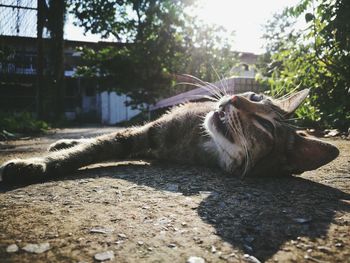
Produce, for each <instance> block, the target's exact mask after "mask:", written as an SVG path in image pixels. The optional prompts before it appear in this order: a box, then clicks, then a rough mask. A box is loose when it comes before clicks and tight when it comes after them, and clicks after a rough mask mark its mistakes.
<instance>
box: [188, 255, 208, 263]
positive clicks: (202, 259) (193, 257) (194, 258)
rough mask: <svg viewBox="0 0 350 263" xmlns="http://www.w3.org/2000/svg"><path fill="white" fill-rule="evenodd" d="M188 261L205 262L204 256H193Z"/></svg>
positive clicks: (191, 262) (189, 262) (192, 262)
mask: <svg viewBox="0 0 350 263" xmlns="http://www.w3.org/2000/svg"><path fill="white" fill-rule="evenodd" d="M186 263H205V260H204V258H201V257H195V256H191V257H189V258H188V259H187V261H186Z"/></svg>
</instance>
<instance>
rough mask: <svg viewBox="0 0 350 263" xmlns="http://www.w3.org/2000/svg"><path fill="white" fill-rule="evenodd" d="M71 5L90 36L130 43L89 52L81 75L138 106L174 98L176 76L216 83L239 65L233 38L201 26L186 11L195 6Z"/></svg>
mask: <svg viewBox="0 0 350 263" xmlns="http://www.w3.org/2000/svg"><path fill="white" fill-rule="evenodd" d="M70 4H71V10H72V12H73V13H74V14H75V15H76V17H77V18H78V24H79V25H81V26H83V27H84V28H85V30H86V31H90V32H93V33H101V34H102V35H103V36H109V35H113V36H115V37H116V38H117V39H118V40H119V41H123V42H124V43H125V44H124V45H120V44H119V45H115V46H113V45H110V46H109V47H107V48H103V49H100V50H93V49H85V50H84V58H85V60H86V62H87V66H86V67H83V68H80V69H79V71H78V73H79V74H83V75H90V76H99V77H100V78H101V77H102V78H104V79H105V81H107V82H109V86H110V88H113V89H115V90H117V91H118V92H120V93H125V94H127V95H128V96H130V97H131V98H132V102H131V104H133V105H143V104H142V103H144V102H146V103H153V102H155V101H156V100H157V98H160V97H164V96H168V95H169V94H171V93H172V92H173V90H171V89H169V87H170V86H171V85H172V84H174V77H175V76H176V74H181V73H187V74H192V75H195V76H196V77H199V78H204V79H205V80H206V81H212V80H213V79H216V78H217V76H216V74H215V71H214V70H213V68H215V69H216V70H217V71H218V72H219V73H220V74H222V73H223V72H225V71H227V69H229V68H230V67H232V66H233V64H234V63H235V61H234V60H233V59H234V56H233V53H232V52H231V51H232V50H231V46H230V41H231V39H228V38H224V37H223V28H219V27H216V26H211V27H210V26H205V25H203V24H199V23H198V22H197V21H196V20H195V19H194V18H193V17H191V16H189V15H188V14H186V13H185V12H184V9H185V8H186V7H188V6H189V5H191V4H192V1H189V0H176V1H174V0H165V1H160V0H133V1H130V0H129V1H127V0H124V1H107V0H106V1H103V0H100V1H92V0H89V1H81V0H71V2H70ZM101 10H108V11H106V12H102V11H101Z"/></svg>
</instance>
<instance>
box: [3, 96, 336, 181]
mask: <svg viewBox="0 0 350 263" xmlns="http://www.w3.org/2000/svg"><path fill="white" fill-rule="evenodd" d="M308 92H309V91H308V90H303V91H300V92H297V93H294V94H292V95H290V96H288V97H287V98H284V99H272V98H270V97H267V96H265V95H258V94H255V93H253V92H247V93H243V94H238V95H223V96H220V98H218V99H217V100H216V101H207V102H196V103H186V104H184V105H180V106H177V107H175V108H174V109H172V110H171V111H170V112H168V113H166V114H165V115H163V116H162V117H160V118H159V119H157V120H155V121H152V122H149V123H146V124H145V125H143V126H139V127H131V128H126V129H122V130H118V131H116V132H115V133H112V134H108V135H103V136H99V137H96V138H91V139H81V140H60V141H58V142H56V143H54V144H52V145H51V146H50V148H49V153H48V154H46V155H44V156H41V157H36V158H29V159H15V160H10V161H8V162H6V163H4V164H3V165H2V166H1V168H0V180H2V181H3V182H22V181H25V180H27V179H33V178H45V177H47V176H50V175H67V174H68V173H70V172H72V171H74V170H77V169H78V168H80V167H83V166H86V165H89V164H93V163H98V162H103V161H108V160H113V159H125V158H156V159H160V160H166V161H173V162H177V163H184V164H194V165H201V166H218V167H221V168H222V169H223V170H225V171H226V172H228V173H230V174H232V175H246V174H249V175H286V174H300V173H302V172H304V171H308V170H313V169H316V168H318V167H320V166H322V165H324V164H326V163H328V162H330V161H332V160H333V159H334V158H336V157H337V156H338V154H339V151H338V149H337V148H336V147H335V146H333V145H331V144H329V143H326V142H323V141H320V140H316V139H313V138H311V137H309V136H307V135H305V134H303V133H300V132H298V131H296V129H295V128H293V127H292V126H291V125H289V124H288V123H287V120H288V118H289V117H290V116H291V115H292V114H293V112H294V111H295V110H296V108H297V107H298V106H299V105H300V104H301V103H302V102H303V100H304V99H305V98H306V96H307V95H308Z"/></svg>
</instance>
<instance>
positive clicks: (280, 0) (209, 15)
mask: <svg viewBox="0 0 350 263" xmlns="http://www.w3.org/2000/svg"><path fill="white" fill-rule="evenodd" d="M199 1H200V2H199V8H198V9H197V10H195V11H194V12H195V14H196V15H198V17H199V18H200V19H202V20H204V21H205V22H208V23H214V24H217V25H221V26H224V27H225V28H226V29H228V30H229V31H232V30H233V31H235V37H234V43H233V46H234V49H235V50H237V51H243V52H253V53H257V54H260V53H263V51H264V49H263V44H264V42H263V39H261V36H262V34H263V30H262V29H263V25H264V24H265V23H266V22H267V20H268V19H270V18H271V17H272V15H273V14H274V13H276V12H279V11H281V10H283V9H284V8H285V7H287V6H293V5H295V4H297V3H298V2H299V1H300V0H199ZM72 22H73V18H72V17H71V16H70V17H68V21H67V23H66V28H65V32H66V33H65V38H66V39H70V40H81V41H99V40H100V37H99V36H98V35H92V34H89V33H88V34H86V36H84V34H83V29H82V28H79V27H76V26H74V25H73V23H72Z"/></svg>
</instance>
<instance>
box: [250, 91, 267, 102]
mask: <svg viewBox="0 0 350 263" xmlns="http://www.w3.org/2000/svg"><path fill="white" fill-rule="evenodd" d="M263 98H264V97H263V95H258V94H255V93H253V94H252V95H250V97H249V99H250V100H251V101H254V102H259V101H262V100H263Z"/></svg>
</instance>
